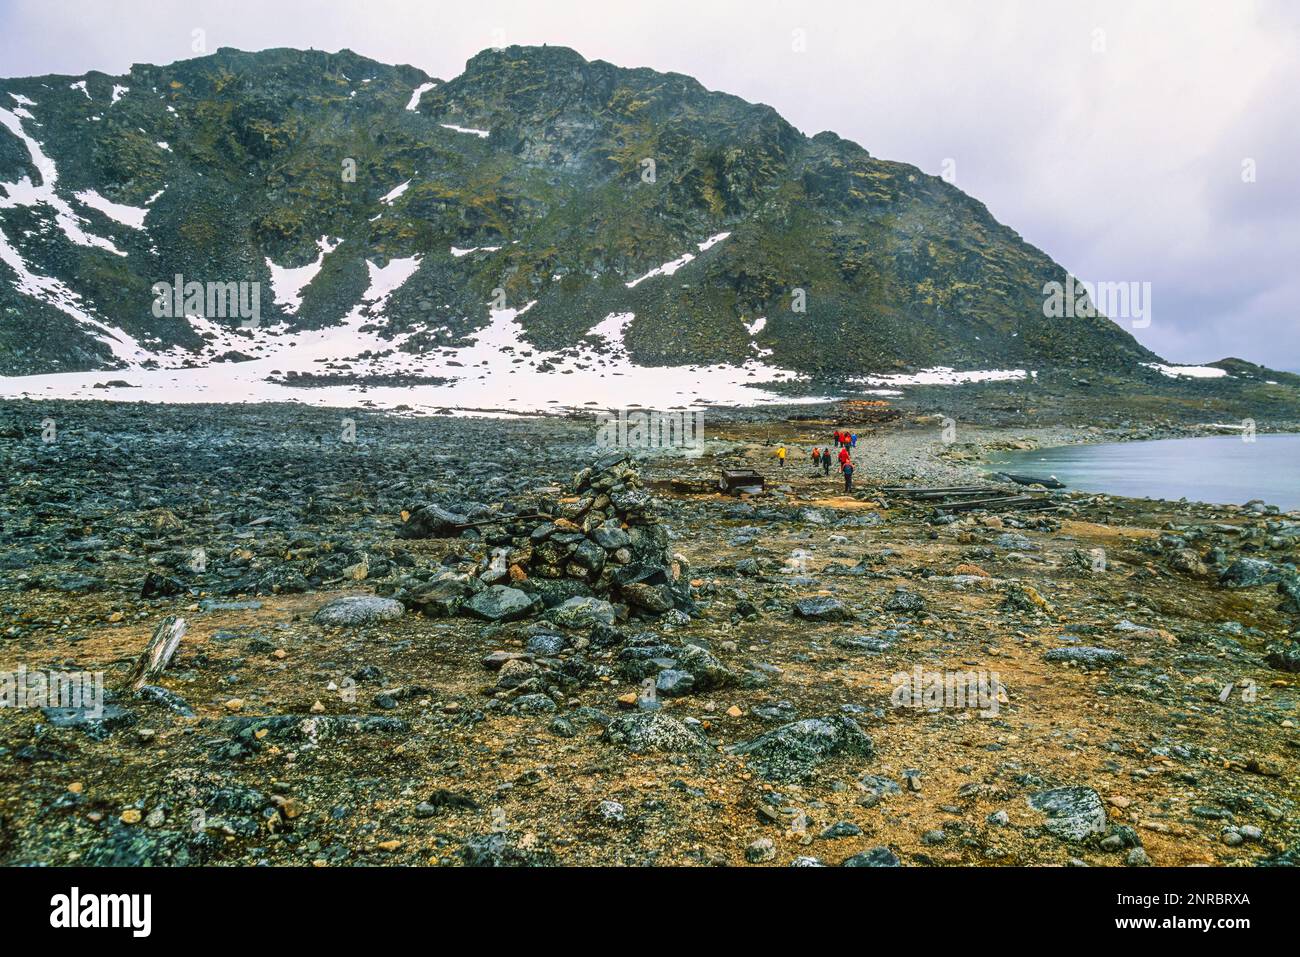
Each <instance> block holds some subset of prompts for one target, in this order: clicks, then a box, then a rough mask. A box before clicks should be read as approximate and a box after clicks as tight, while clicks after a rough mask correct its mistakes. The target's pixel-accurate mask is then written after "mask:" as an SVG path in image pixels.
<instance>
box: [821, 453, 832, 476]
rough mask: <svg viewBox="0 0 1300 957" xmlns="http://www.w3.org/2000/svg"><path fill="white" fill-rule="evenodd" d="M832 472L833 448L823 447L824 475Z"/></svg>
mask: <svg viewBox="0 0 1300 957" xmlns="http://www.w3.org/2000/svg"><path fill="white" fill-rule="evenodd" d="M830 474H831V450H830V449H822V475H830Z"/></svg>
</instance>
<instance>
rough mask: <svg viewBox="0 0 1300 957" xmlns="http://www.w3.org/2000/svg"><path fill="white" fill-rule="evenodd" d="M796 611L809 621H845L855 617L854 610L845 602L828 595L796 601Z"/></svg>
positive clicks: (799, 615) (797, 614)
mask: <svg viewBox="0 0 1300 957" xmlns="http://www.w3.org/2000/svg"><path fill="white" fill-rule="evenodd" d="M794 613H795V615H796V617H799V618H804V619H807V620H808V621H845V620H846V619H849V618H852V617H853V612H852V611H850V610H849V608H848V606H847V605H845V604H844V602H842V601H840V600H839V599H838V598H831V597H828V596H824V597H821V598H801V599H799V600H798V601H797V602H795V603H794Z"/></svg>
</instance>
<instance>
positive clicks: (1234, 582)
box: [1219, 558, 1287, 588]
mask: <svg viewBox="0 0 1300 957" xmlns="http://www.w3.org/2000/svg"><path fill="white" fill-rule="evenodd" d="M1286 575H1287V572H1286V570H1285V569H1283V568H1281V567H1279V566H1277V565H1274V564H1273V563H1272V562H1266V561H1264V559H1262V558H1238V559H1237V560H1236V561H1235V562H1233V563H1232V564H1231V565H1229V566H1228V567H1227V568H1225V569H1224V570H1223V571H1222V572H1220V574H1219V584H1220V585H1222V586H1223V587H1224V588H1253V587H1255V586H1256V585H1271V584H1273V583H1274V582H1278V581H1281V580H1282V579H1283V578H1284V577H1285V576H1286Z"/></svg>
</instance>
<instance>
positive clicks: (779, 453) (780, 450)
mask: <svg viewBox="0 0 1300 957" xmlns="http://www.w3.org/2000/svg"><path fill="white" fill-rule="evenodd" d="M776 461H777V464H778V465H780V466H781V468H785V445H784V444H782V445H778V446H777V447H776Z"/></svg>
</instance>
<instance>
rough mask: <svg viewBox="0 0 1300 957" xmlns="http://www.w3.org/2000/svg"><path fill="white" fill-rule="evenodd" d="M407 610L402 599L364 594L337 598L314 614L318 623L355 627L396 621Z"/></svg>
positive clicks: (314, 619) (313, 618) (313, 617)
mask: <svg viewBox="0 0 1300 957" xmlns="http://www.w3.org/2000/svg"><path fill="white" fill-rule="evenodd" d="M405 611H406V609H405V607H403V605H402V603H401V602H400V601H395V600H393V599H392V598H377V597H375V596H373V595H362V596H355V597H347V598H335V599H334V600H333V601H332V602H329V603H328V604H326V605H324V606H322V607H321V608H320V610H318V611H317V612H316V614H315V615H313V616H312V620H313V621H315V622H316V623H317V624H318V625H329V626H335V627H345V628H350V627H355V626H357V625H369V624H372V623H374V622H377V621H394V620H396V619H398V618H401V617H402V614H403V613H404V612H405Z"/></svg>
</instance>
